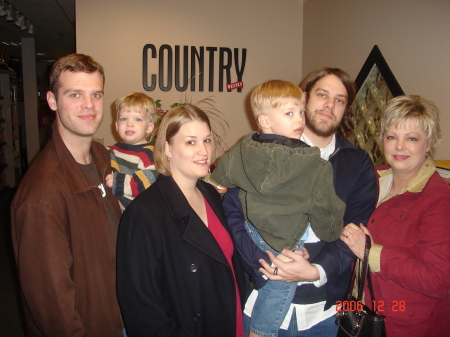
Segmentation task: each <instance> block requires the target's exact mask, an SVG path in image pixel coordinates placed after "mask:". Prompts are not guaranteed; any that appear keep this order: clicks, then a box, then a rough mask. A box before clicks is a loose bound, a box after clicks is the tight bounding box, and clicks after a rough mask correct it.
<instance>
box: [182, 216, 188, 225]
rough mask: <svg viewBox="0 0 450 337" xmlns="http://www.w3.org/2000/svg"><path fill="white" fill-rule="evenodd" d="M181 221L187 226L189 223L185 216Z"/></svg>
mask: <svg viewBox="0 0 450 337" xmlns="http://www.w3.org/2000/svg"><path fill="white" fill-rule="evenodd" d="M181 221H183V223H185V224H187V223H188V222H189V217H188V216H185V217H184V218H182V219H181Z"/></svg>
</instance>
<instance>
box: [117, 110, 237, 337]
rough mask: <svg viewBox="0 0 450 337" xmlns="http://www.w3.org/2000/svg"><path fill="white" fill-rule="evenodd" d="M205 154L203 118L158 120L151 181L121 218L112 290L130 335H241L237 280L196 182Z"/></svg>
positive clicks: (233, 260)
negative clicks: (153, 174)
mask: <svg viewBox="0 0 450 337" xmlns="http://www.w3.org/2000/svg"><path fill="white" fill-rule="evenodd" d="M212 150H213V143H212V134H211V126H210V122H209V119H208V117H207V115H206V114H205V113H204V112H203V111H202V110H201V109H199V108H197V107H196V106H193V105H190V104H185V105H182V106H179V107H176V108H175V109H173V110H172V111H170V112H169V113H168V114H167V115H166V116H165V117H164V118H163V120H162V122H161V126H160V128H159V130H158V136H157V140H156V143H155V154H154V158H155V165H156V169H157V170H158V171H159V172H160V175H159V176H158V178H157V180H156V182H155V183H154V184H152V185H151V186H150V187H149V188H148V189H147V190H146V191H144V192H143V193H141V194H140V195H139V196H138V197H136V198H135V200H134V201H133V202H132V203H131V204H130V206H129V207H128V208H127V210H126V211H125V213H124V214H123V216H122V220H121V223H120V228H119V237H118V244H117V290H118V298H119V304H120V307H121V311H122V315H123V319H124V322H125V329H126V332H127V335H128V336H129V337H137V336H161V337H168V336H199V337H200V336H203V337H212V336H214V337H234V336H239V337H242V336H243V327H242V308H241V303H242V300H243V299H242V297H241V296H240V293H241V294H242V293H243V291H241V292H240V291H239V289H243V275H242V274H241V268H240V266H239V262H238V256H237V253H236V252H235V250H234V246H233V243H232V241H231V236H230V234H229V230H228V227H227V225H226V220H225V216H224V213H223V209H222V205H221V199H220V196H219V194H218V193H217V192H216V190H215V189H214V188H213V187H212V186H211V185H209V184H207V183H205V182H203V181H201V180H199V178H201V177H204V176H205V175H207V174H208V168H209V165H210V161H211V155H212Z"/></svg>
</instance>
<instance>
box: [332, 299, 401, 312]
mask: <svg viewBox="0 0 450 337" xmlns="http://www.w3.org/2000/svg"><path fill="white" fill-rule="evenodd" d="M384 306H385V303H384V301H372V307H373V311H376V312H383V311H384ZM361 310H363V303H362V301H337V302H336V311H361ZM392 311H406V302H405V301H392Z"/></svg>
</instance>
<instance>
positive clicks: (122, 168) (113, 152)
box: [109, 143, 158, 207]
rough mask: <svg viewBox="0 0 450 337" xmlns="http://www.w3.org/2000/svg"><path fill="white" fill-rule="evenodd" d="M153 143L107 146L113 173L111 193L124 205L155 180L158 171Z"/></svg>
mask: <svg viewBox="0 0 450 337" xmlns="http://www.w3.org/2000/svg"><path fill="white" fill-rule="evenodd" d="M153 147H154V144H153V143H145V144H139V145H131V144H125V143H117V144H114V145H112V146H109V153H110V156H111V166H112V171H113V174H114V181H113V187H112V190H113V194H114V195H115V196H117V197H118V198H119V200H120V202H121V203H122V205H123V206H124V207H127V206H128V205H129V204H130V203H131V201H132V200H133V199H134V198H135V197H136V196H137V195H138V194H139V193H141V192H142V191H144V190H145V189H146V188H148V187H149V186H150V185H151V184H152V183H154V182H155V180H156V177H157V176H158V172H157V171H156V169H155V164H154V162H153Z"/></svg>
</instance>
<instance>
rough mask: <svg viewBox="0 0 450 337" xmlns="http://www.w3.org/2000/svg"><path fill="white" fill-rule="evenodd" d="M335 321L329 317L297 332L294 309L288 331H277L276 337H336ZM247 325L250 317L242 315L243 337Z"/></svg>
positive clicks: (245, 334)
mask: <svg viewBox="0 0 450 337" xmlns="http://www.w3.org/2000/svg"><path fill="white" fill-rule="evenodd" d="M335 320H336V318H335V317H334V316H331V317H330V318H327V319H326V320H324V321H322V322H320V323H317V324H316V325H314V326H312V327H311V328H309V329H307V330H302V331H298V327H297V316H296V314H295V309H294V312H293V313H292V318H291V322H290V323H289V327H288V329H287V330H282V329H280V330H279V331H278V337H336V335H337V331H338V327H339V326H338V325H336V324H334V322H335ZM249 325H250V317H248V316H247V315H244V336H248V332H249V330H248V327H249Z"/></svg>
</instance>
